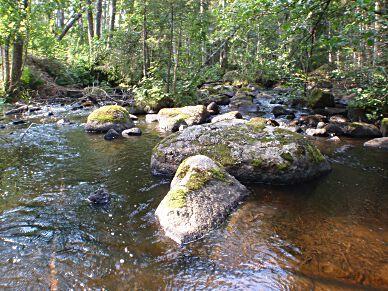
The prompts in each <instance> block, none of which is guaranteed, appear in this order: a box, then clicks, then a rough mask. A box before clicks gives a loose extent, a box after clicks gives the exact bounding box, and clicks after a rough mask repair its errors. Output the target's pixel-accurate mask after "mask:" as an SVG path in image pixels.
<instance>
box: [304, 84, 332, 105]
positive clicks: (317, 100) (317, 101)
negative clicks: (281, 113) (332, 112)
mask: <svg viewBox="0 0 388 291" xmlns="http://www.w3.org/2000/svg"><path fill="white" fill-rule="evenodd" d="M307 102H308V104H309V106H310V107H311V108H325V107H334V96H333V94H331V93H330V92H328V91H324V90H322V89H319V88H315V89H313V90H311V92H310V93H309V94H308V96H307Z"/></svg>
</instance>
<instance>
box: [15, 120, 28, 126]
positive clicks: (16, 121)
mask: <svg viewBox="0 0 388 291" xmlns="http://www.w3.org/2000/svg"><path fill="white" fill-rule="evenodd" d="M26 123H27V122H26V121H24V120H13V121H12V124H13V125H20V124H26Z"/></svg>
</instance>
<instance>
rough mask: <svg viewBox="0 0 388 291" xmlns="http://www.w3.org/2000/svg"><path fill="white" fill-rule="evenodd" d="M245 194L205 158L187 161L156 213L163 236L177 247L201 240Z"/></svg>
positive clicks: (197, 157) (229, 176) (212, 162)
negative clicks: (175, 243) (163, 232)
mask: <svg viewBox="0 0 388 291" xmlns="http://www.w3.org/2000/svg"><path fill="white" fill-rule="evenodd" d="M247 195H248V190H247V188H245V186H243V185H242V184H240V183H239V182H238V181H237V180H236V179H235V178H234V177H232V176H231V175H229V174H228V173H227V172H226V171H225V170H224V169H223V168H222V167H221V166H220V165H218V164H217V163H215V162H214V161H213V160H211V159H210V158H208V157H206V156H202V155H197V156H192V157H189V158H187V159H186V160H184V161H183V162H182V164H181V165H180V166H179V168H178V170H177V172H176V174H175V177H174V179H173V180H172V182H171V188H170V191H169V192H168V193H167V195H166V196H165V197H164V199H163V200H162V202H161V203H160V204H159V206H158V207H157V209H156V216H157V218H158V220H159V222H160V224H161V226H162V228H163V230H164V231H165V234H166V235H167V236H168V237H170V238H171V239H173V240H174V241H176V242H177V243H188V242H191V241H193V240H195V239H198V238H201V237H202V236H204V235H206V234H207V233H208V232H209V231H211V230H212V229H214V228H215V227H217V226H219V225H220V224H221V223H222V222H224V220H225V219H226V217H227V215H228V214H229V213H230V212H231V211H232V210H233V209H234V208H236V206H237V205H238V202H240V201H241V200H242V199H243V198H244V197H245V196H247Z"/></svg>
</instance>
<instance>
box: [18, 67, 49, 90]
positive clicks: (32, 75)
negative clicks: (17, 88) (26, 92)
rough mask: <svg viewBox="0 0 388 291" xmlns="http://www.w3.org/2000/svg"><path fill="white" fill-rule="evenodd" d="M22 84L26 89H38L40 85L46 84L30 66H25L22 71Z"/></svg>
mask: <svg viewBox="0 0 388 291" xmlns="http://www.w3.org/2000/svg"><path fill="white" fill-rule="evenodd" d="M20 81H21V83H22V86H23V87H24V88H26V89H31V90H37V89H38V88H39V86H42V85H43V84H44V82H43V80H42V79H41V78H40V76H39V75H38V74H37V73H36V72H34V71H33V70H31V69H30V67H25V68H24V70H23V72H22V77H21V79H20Z"/></svg>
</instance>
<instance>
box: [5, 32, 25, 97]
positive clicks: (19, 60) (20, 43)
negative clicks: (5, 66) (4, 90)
mask: <svg viewBox="0 0 388 291" xmlns="http://www.w3.org/2000/svg"><path fill="white" fill-rule="evenodd" d="M23 51H24V40H23V37H22V36H21V35H20V34H18V35H17V36H16V39H15V42H14V44H13V50H12V68H11V82H10V86H9V91H10V92H11V94H14V93H15V92H16V91H17V89H18V85H19V82H20V78H21V76H22V68H23Z"/></svg>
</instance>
